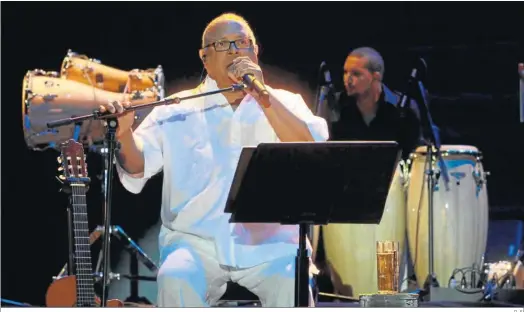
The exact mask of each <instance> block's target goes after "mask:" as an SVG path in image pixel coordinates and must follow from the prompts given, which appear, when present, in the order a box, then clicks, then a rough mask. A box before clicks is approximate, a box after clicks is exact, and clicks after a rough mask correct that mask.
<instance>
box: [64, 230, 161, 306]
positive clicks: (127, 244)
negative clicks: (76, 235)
mask: <svg viewBox="0 0 524 312" xmlns="http://www.w3.org/2000/svg"><path fill="white" fill-rule="evenodd" d="M103 234H104V227H103V226H98V227H97V228H96V229H95V230H94V231H93V232H92V233H91V234H90V236H89V243H90V244H91V245H92V244H93V243H94V242H96V241H97V240H98V239H99V238H100V236H102V235H103ZM110 235H111V236H113V237H116V238H117V239H118V240H119V241H121V242H122V243H124V248H125V249H126V250H127V251H128V252H129V253H130V255H131V258H130V264H129V272H130V275H127V274H118V273H112V272H110V273H109V279H108V280H109V281H111V280H113V279H117V280H119V279H120V278H121V277H122V278H126V279H129V280H130V281H131V295H130V297H129V298H127V299H126V301H131V302H137V301H140V302H142V301H144V298H142V297H139V295H138V281H156V274H157V271H158V266H157V265H156V264H155V263H154V261H153V260H151V258H149V256H148V255H147V254H146V253H145V252H144V251H143V250H142V248H140V246H138V244H137V243H135V242H134V241H133V240H132V239H131V238H130V237H129V236H128V235H127V234H126V233H125V232H124V230H123V229H122V228H121V227H120V226H112V227H111V231H110ZM138 260H140V262H142V264H144V265H145V266H146V267H147V268H148V269H149V270H150V271H151V272H152V273H154V277H149V276H140V275H138ZM70 261H72V260H70ZM102 261H103V253H102V252H101V253H100V254H99V257H98V263H97V266H96V269H95V273H94V275H95V280H96V282H100V281H101V280H103V273H102V272H101V271H100V266H101V265H102ZM68 263H69V261H68ZM68 263H66V264H65V265H64V267H63V268H62V270H61V271H60V273H59V274H58V275H57V276H56V277H54V279H59V278H61V277H63V276H66V275H68V267H69V264H68Z"/></svg>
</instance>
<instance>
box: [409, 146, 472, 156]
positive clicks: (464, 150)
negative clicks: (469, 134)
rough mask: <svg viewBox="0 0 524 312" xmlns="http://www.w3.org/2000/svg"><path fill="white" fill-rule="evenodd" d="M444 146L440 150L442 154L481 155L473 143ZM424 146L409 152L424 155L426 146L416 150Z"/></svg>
mask: <svg viewBox="0 0 524 312" xmlns="http://www.w3.org/2000/svg"><path fill="white" fill-rule="evenodd" d="M444 146H446V150H441V151H440V152H441V154H442V155H474V156H479V157H480V156H482V151H480V150H479V149H478V148H477V147H476V146H473V145H458V144H457V145H444ZM421 147H425V146H419V147H417V148H416V149H415V150H414V151H413V152H411V155H422V156H425V155H427V154H428V152H427V148H426V149H425V150H422V151H417V150H418V149H419V148H421Z"/></svg>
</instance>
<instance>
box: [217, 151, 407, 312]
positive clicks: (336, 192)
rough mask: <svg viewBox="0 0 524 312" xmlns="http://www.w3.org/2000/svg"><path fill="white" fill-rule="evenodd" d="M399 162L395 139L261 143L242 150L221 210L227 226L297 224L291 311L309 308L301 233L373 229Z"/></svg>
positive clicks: (307, 274)
mask: <svg viewBox="0 0 524 312" xmlns="http://www.w3.org/2000/svg"><path fill="white" fill-rule="evenodd" d="M399 159H400V151H399V149H398V144H397V143H396V142H364V141H347V142H314V143H309V142H307V143H302V142H301V143H262V144H259V145H258V147H246V148H244V149H243V150H242V152H241V155H240V159H239V162H238V165H237V169H236V172H235V175H234V178H233V183H232V185H231V189H230V192H229V195H228V199H227V202H226V207H225V212H226V213H231V218H230V222H231V223H237V222H242V223H279V224H295V225H298V227H299V235H300V237H299V246H298V250H297V257H296V268H295V276H296V280H295V306H297V307H307V306H309V305H310V304H309V298H310V296H309V257H308V254H307V249H306V239H307V229H308V226H310V225H312V224H316V225H323V224H328V223H362V224H378V223H380V220H381V218H382V213H383V211H384V206H385V202H386V198H387V193H388V190H389V185H390V184H391V181H392V178H393V173H394V171H395V169H396V166H397V163H398V161H399Z"/></svg>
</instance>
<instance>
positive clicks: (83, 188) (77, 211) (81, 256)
mask: <svg viewBox="0 0 524 312" xmlns="http://www.w3.org/2000/svg"><path fill="white" fill-rule="evenodd" d="M60 151H61V156H60V157H58V162H59V163H60V164H61V168H59V171H61V170H63V175H61V176H60V177H59V178H60V180H62V181H63V182H64V185H63V188H62V191H64V192H65V193H68V194H70V195H69V197H70V202H71V206H72V208H73V209H72V210H73V238H74V249H75V250H74V251H75V256H74V265H75V269H76V270H75V272H76V273H75V275H68V276H64V277H60V278H58V279H56V280H55V281H53V283H51V285H49V288H48V289H47V293H46V306H48V307H98V306H100V305H101V300H100V298H98V297H97V296H96V294H95V288H94V284H95V281H94V276H93V269H92V260H91V249H90V242H89V226H88V219H87V204H86V192H87V188H88V185H89V182H90V179H89V177H88V175H87V165H86V162H85V155H84V148H83V146H82V144H80V143H78V142H76V141H75V140H72V139H70V140H68V141H67V142H64V143H62V144H61V146H60ZM70 271H71V270H70ZM106 306H107V307H123V306H124V304H123V303H122V302H121V301H120V300H108V301H107V304H106Z"/></svg>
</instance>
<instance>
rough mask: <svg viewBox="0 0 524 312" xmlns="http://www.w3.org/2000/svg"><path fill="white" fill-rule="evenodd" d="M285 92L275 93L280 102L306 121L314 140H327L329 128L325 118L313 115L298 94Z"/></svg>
mask: <svg viewBox="0 0 524 312" xmlns="http://www.w3.org/2000/svg"><path fill="white" fill-rule="evenodd" d="M286 93H287V94H285V95H284V94H282V93H280V92H279V93H278V94H277V96H278V97H279V99H280V100H281V102H282V104H284V106H286V108H287V109H289V111H290V112H292V113H293V114H295V116H297V117H298V118H299V119H301V120H302V121H304V122H305V123H306V125H307V127H308V129H309V132H310V133H311V136H312V137H313V139H314V140H315V141H317V142H323V141H327V140H328V139H329V130H328V126H327V122H326V120H325V119H324V118H322V117H318V116H315V115H314V114H313V112H312V111H311V109H309V107H308V106H307V104H306V102H305V101H304V99H303V98H302V96H301V95H300V94H295V93H289V92H286Z"/></svg>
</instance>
